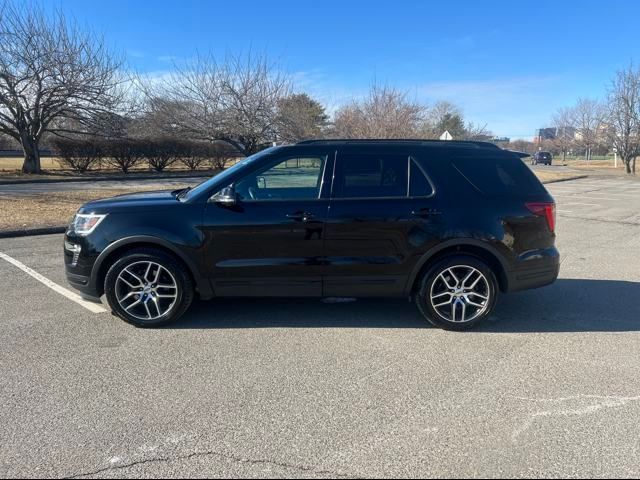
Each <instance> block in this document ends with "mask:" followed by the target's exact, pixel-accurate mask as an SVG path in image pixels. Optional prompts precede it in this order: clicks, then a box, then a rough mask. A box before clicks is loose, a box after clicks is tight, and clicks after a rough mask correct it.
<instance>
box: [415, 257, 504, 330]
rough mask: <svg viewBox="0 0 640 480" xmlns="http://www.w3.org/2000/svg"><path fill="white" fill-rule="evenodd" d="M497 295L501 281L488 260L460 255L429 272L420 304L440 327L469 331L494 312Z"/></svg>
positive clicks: (426, 274) (421, 290)
mask: <svg viewBox="0 0 640 480" xmlns="http://www.w3.org/2000/svg"><path fill="white" fill-rule="evenodd" d="M497 295H498V282H497V281H496V277H495V275H494V273H493V271H492V270H491V268H490V267H489V266H488V265H487V264H486V263H484V262H483V261H482V260H479V259H477V258H475V257H471V256H466V255H456V256H452V257H447V258H445V259H443V260H441V261H440V262H438V263H436V264H435V265H434V266H433V267H432V268H430V269H429V270H428V271H427V272H426V273H425V275H424V276H423V277H422V281H421V283H420V289H419V290H418V292H417V294H416V303H417V305H418V308H419V309H420V312H421V313H422V314H423V315H424V317H425V318H426V319H427V320H428V321H429V322H431V323H432V324H433V325H435V326H436V327H440V328H444V329H447V330H467V329H470V328H472V327H474V326H475V325H477V324H478V323H480V322H481V321H482V320H484V319H485V318H487V317H488V316H489V315H490V314H491V312H492V311H493V309H494V307H495V304H496V299H497Z"/></svg>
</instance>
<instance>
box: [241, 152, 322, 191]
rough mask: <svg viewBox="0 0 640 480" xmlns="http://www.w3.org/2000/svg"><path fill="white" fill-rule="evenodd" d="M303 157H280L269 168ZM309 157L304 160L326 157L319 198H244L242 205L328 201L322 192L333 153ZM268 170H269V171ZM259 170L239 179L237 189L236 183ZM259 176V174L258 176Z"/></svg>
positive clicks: (298, 155)
mask: <svg viewBox="0 0 640 480" xmlns="http://www.w3.org/2000/svg"><path fill="white" fill-rule="evenodd" d="M301 155H304V154H295V155H289V156H285V157H280V158H278V159H277V161H276V162H275V163H273V164H271V166H270V167H269V168H273V167H275V166H276V165H279V164H280V163H282V162H286V161H287V160H292V159H295V158H303V157H302V156H301ZM308 155H309V156H308V157H304V158H312V157H313V156H317V157H325V161H324V165H323V166H322V169H321V171H320V176H319V178H320V186H319V188H318V196H317V197H316V198H243V199H242V200H241V202H242V203H262V202H264V203H276V202H317V201H320V200H327V199H326V198H322V190H323V188H324V182H325V175H326V172H327V165H328V164H329V162H330V161H331V153H330V152H327V153H323V154H313V153H312V154H308ZM269 168H267V170H268V169H269ZM257 170H259V169H256V170H254V171H252V172H250V173H248V174H247V175H245V176H243V177H241V178H239V179H237V180H236V181H234V182H233V185H234V187H235V185H236V183H238V182H240V181H242V180H243V179H245V178H246V177H248V176H249V175H253V174H254V173H255V172H256V171H257ZM256 175H257V174H256Z"/></svg>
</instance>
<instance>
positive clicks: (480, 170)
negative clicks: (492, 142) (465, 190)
mask: <svg viewBox="0 0 640 480" xmlns="http://www.w3.org/2000/svg"><path fill="white" fill-rule="evenodd" d="M453 166H454V167H455V168H456V169H457V170H458V171H459V172H460V173H461V174H462V175H463V176H464V177H465V178H466V179H467V180H468V181H469V182H470V183H471V184H472V185H473V186H474V187H475V188H477V189H478V190H480V191H481V192H482V193H485V194H487V195H518V196H523V195H531V194H540V193H544V187H542V184H541V183H540V181H539V180H538V179H537V178H536V177H535V175H534V174H533V172H531V170H529V168H528V167H527V166H526V165H525V164H524V163H523V162H522V160H520V159H519V158H511V157H499V158H487V157H484V158H482V157H480V158H456V159H454V160H453Z"/></svg>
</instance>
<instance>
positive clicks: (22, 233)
mask: <svg viewBox="0 0 640 480" xmlns="http://www.w3.org/2000/svg"><path fill="white" fill-rule="evenodd" d="M66 230H67V227H46V228H29V229H26V230H5V231H0V238H16V237H32V236H35V235H52V234H54V233H64V232H65V231H66Z"/></svg>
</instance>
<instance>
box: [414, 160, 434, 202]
mask: <svg viewBox="0 0 640 480" xmlns="http://www.w3.org/2000/svg"><path fill="white" fill-rule="evenodd" d="M433 194H434V191H433V185H432V184H431V182H430V181H429V180H428V179H427V174H426V172H425V171H424V170H423V169H422V167H421V166H420V165H419V164H418V163H417V162H416V161H415V160H414V159H413V158H411V160H410V163H409V196H410V197H429V196H431V195H433Z"/></svg>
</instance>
